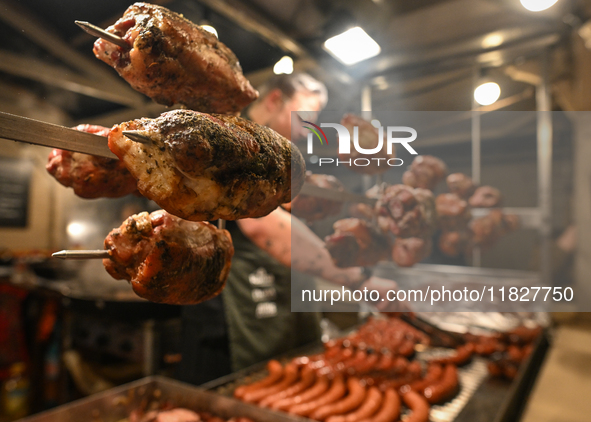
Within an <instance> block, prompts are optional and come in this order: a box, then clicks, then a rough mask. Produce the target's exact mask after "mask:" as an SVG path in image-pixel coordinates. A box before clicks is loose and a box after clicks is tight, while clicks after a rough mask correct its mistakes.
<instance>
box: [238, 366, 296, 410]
mask: <svg viewBox="0 0 591 422" xmlns="http://www.w3.org/2000/svg"><path fill="white" fill-rule="evenodd" d="M297 378H298V367H297V366H296V365H294V364H293V363H288V364H287V365H286V366H285V369H284V370H283V378H281V380H280V381H279V382H278V383H275V384H273V385H270V386H268V387H264V388H260V389H256V390H251V391H248V392H247V393H245V394H244V395H243V396H242V400H244V401H245V402H248V403H256V402H258V401H260V400H262V399H263V398H265V397H267V396H269V395H271V394H275V393H278V392H279V391H282V390H284V389H286V388H287V387H289V386H290V385H291V384H293V383H294V382H295V381H296V380H297Z"/></svg>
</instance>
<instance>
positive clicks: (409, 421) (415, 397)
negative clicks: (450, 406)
mask: <svg viewBox="0 0 591 422" xmlns="http://www.w3.org/2000/svg"><path fill="white" fill-rule="evenodd" d="M402 400H403V401H404V404H405V405H406V406H408V408H409V409H410V410H411V414H410V415H409V417H408V418H406V421H405V422H428V421H429V403H427V401H426V400H425V398H424V397H423V396H421V395H420V394H419V393H417V392H415V391H412V390H411V391H409V392H407V393H405V394H404V395H403V396H402Z"/></svg>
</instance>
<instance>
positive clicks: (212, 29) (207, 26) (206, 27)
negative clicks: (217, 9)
mask: <svg viewBox="0 0 591 422" xmlns="http://www.w3.org/2000/svg"><path fill="white" fill-rule="evenodd" d="M201 29H204V30H206V31H207V32H211V33H212V34H213V35H215V37H216V38H219V37H218V31H216V29H215V28H214V27H213V26H211V25H201Z"/></svg>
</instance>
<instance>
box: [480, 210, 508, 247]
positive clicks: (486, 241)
mask: <svg viewBox="0 0 591 422" xmlns="http://www.w3.org/2000/svg"><path fill="white" fill-rule="evenodd" d="M469 227H470V230H471V231H472V236H473V242H474V244H476V245H478V246H484V247H490V246H492V245H493V244H494V243H495V242H496V241H498V240H499V239H500V238H501V237H502V236H504V235H505V234H507V233H509V232H511V231H514V230H516V229H517V228H518V227H519V218H518V217H517V216H516V215H505V214H503V212H502V211H501V210H499V209H494V210H491V211H490V213H489V214H488V215H485V216H484V217H480V218H475V219H474V220H472V221H470V226H469Z"/></svg>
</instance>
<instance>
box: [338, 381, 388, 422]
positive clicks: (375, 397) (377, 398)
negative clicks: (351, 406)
mask: <svg viewBox="0 0 591 422" xmlns="http://www.w3.org/2000/svg"><path fill="white" fill-rule="evenodd" d="M382 398H383V397H382V393H381V392H380V390H379V389H378V388H377V387H371V388H370V389H369V391H368V392H367V395H366V396H365V400H364V401H363V403H362V404H361V406H359V408H358V409H357V410H355V411H353V412H351V413H347V414H346V415H339V416H331V417H329V418H328V419H327V420H326V422H358V421H360V420H363V419H366V418H369V417H370V416H372V415H373V414H374V413H376V412H377V411H378V409H379V408H380V406H381V405H382Z"/></svg>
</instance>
